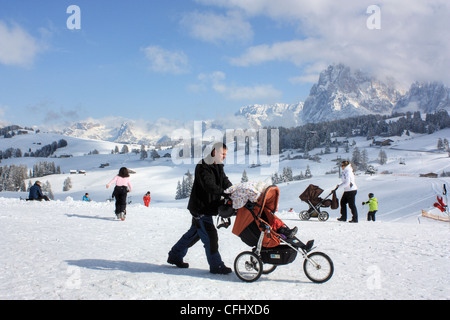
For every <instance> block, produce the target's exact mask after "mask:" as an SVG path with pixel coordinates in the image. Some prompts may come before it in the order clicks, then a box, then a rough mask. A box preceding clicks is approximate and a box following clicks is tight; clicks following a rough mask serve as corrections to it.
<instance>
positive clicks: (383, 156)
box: [378, 149, 387, 165]
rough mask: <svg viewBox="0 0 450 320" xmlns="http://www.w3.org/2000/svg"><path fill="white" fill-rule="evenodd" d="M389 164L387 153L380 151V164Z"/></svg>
mask: <svg viewBox="0 0 450 320" xmlns="http://www.w3.org/2000/svg"><path fill="white" fill-rule="evenodd" d="M386 162H387V155H386V152H384V150H383V149H381V150H380V153H379V154H378V163H379V164H381V165H383V164H386Z"/></svg>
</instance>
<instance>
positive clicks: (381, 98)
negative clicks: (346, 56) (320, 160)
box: [303, 64, 402, 122]
mask: <svg viewBox="0 0 450 320" xmlns="http://www.w3.org/2000/svg"><path fill="white" fill-rule="evenodd" d="M401 96H402V92H401V91H399V90H397V89H396V88H394V87H392V86H391V85H388V84H385V83H383V82H381V81H379V80H378V79H376V78H374V77H371V76H370V75H368V74H367V73H365V72H363V71H361V70H356V71H352V70H351V69H350V68H349V67H347V66H345V65H343V64H338V65H331V66H329V67H328V68H327V69H326V70H324V71H323V72H322V73H321V74H320V78H319V81H318V83H317V84H315V85H314V86H313V87H312V88H311V92H310V95H309V97H308V98H307V99H306V101H305V105H304V109H303V120H304V121H305V122H320V121H329V120H334V119H344V118H348V117H352V116H358V115H365V114H389V113H391V111H392V109H393V108H394V106H395V104H396V103H397V101H398V100H399V98H400V97H401Z"/></svg>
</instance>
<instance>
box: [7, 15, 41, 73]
mask: <svg viewBox="0 0 450 320" xmlns="http://www.w3.org/2000/svg"><path fill="white" fill-rule="evenodd" d="M41 50H42V49H41V48H40V46H39V44H38V41H37V40H36V39H35V38H33V37H32V36H31V35H30V34H29V33H28V32H26V31H25V30H24V29H23V28H21V27H20V26H19V25H17V24H12V26H11V27H9V26H8V25H7V24H6V23H4V22H3V21H0V63H2V64H5V65H13V66H20V67H29V66H30V65H32V64H33V61H34V59H35V57H36V55H37V54H38V53H39V52H40V51H41Z"/></svg>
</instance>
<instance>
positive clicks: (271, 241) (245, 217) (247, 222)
mask: <svg viewBox="0 0 450 320" xmlns="http://www.w3.org/2000/svg"><path fill="white" fill-rule="evenodd" d="M279 198H280V189H278V187H277V186H270V187H268V188H267V189H266V190H265V191H264V192H263V193H262V194H261V196H260V197H259V199H258V203H257V204H256V205H254V206H253V207H249V206H248V205H247V206H244V207H242V208H240V209H239V210H238V211H237V214H236V221H235V222H234V227H233V233H234V234H235V235H237V236H239V237H240V238H241V239H242V241H244V242H245V243H246V244H248V245H249V246H251V247H253V246H256V245H257V243H258V240H259V236H260V234H261V231H266V226H269V225H271V224H272V223H273V221H274V216H273V213H274V212H275V211H276V209H277V207H278V200H279ZM264 222H265V223H264ZM279 244H280V240H279V239H278V238H277V237H276V236H275V234H274V232H271V233H267V234H266V236H265V237H264V240H263V247H267V248H272V247H276V246H278V245H279Z"/></svg>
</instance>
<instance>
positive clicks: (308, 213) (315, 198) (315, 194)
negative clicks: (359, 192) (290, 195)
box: [299, 184, 339, 221]
mask: <svg viewBox="0 0 450 320" xmlns="http://www.w3.org/2000/svg"><path fill="white" fill-rule="evenodd" d="M336 190H337V189H334V190H333V191H331V193H330V194H329V195H327V196H326V197H325V198H324V199H322V198H320V197H319V196H320V194H321V193H322V192H323V189H321V188H319V187H318V186H315V185H313V184H310V185H309V186H308V188H306V190H305V191H303V193H302V194H301V195H300V197H299V198H300V200H302V201H304V202H306V203H307V204H308V205H309V209H308V210H302V211H300V213H299V218H300V219H301V220H309V219H311V218H318V219H319V221H327V220H328V218H329V217H330V215H329V214H328V212H326V211H320V208H329V207H331V209H332V210H334V209H337V208H338V207H339V203H338V201H337V197H336ZM331 195H333V200H330V199H328V198H329V197H330V196H331Z"/></svg>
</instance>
